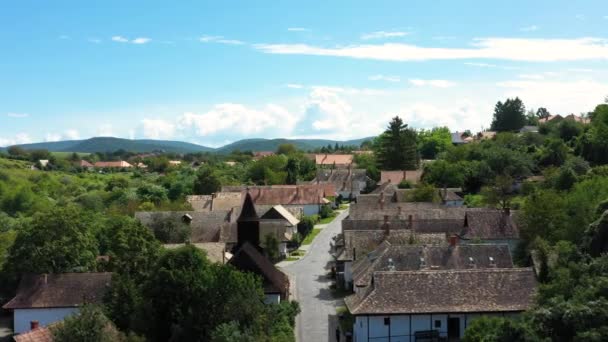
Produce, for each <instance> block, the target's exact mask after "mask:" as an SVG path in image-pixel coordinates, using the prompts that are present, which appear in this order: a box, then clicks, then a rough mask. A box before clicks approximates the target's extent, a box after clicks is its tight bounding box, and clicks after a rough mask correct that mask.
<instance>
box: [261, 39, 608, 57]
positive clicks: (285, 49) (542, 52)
mask: <svg viewBox="0 0 608 342" xmlns="http://www.w3.org/2000/svg"><path fill="white" fill-rule="evenodd" d="M607 42H608V40H606V39H601V38H576V39H524V38H478V39H475V40H473V41H472V42H471V45H472V47H462V48H446V47H426V46H417V45H413V44H401V43H384V44H360V45H348V46H335V47H321V46H315V45H308V44H256V45H254V48H255V49H257V50H259V51H261V52H263V53H270V54H291V55H314V56H333V57H347V58H357V59H371V60H387V61H424V60H450V59H497V60H512V61H533V62H556V61H577V60H606V59H608V43H607Z"/></svg>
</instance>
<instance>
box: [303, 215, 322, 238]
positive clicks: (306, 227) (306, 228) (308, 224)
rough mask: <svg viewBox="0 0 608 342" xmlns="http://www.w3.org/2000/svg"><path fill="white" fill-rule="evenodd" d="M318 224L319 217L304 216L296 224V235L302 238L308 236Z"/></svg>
mask: <svg viewBox="0 0 608 342" xmlns="http://www.w3.org/2000/svg"><path fill="white" fill-rule="evenodd" d="M317 222H319V215H310V216H304V217H302V219H301V220H300V223H298V233H300V235H302V236H306V235H308V234H309V233H310V232H312V229H313V228H314V227H315V224H316V223H317Z"/></svg>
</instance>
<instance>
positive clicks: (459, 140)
mask: <svg viewBox="0 0 608 342" xmlns="http://www.w3.org/2000/svg"><path fill="white" fill-rule="evenodd" d="M450 135H451V137H452V144H453V145H463V144H468V143H469V142H471V141H473V138H471V137H468V136H467V137H465V136H464V133H463V132H454V133H450Z"/></svg>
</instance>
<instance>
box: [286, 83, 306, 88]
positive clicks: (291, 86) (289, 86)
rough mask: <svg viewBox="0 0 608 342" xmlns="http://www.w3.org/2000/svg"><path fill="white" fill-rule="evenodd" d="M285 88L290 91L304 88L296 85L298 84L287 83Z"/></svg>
mask: <svg viewBox="0 0 608 342" xmlns="http://www.w3.org/2000/svg"><path fill="white" fill-rule="evenodd" d="M285 86H286V87H287V88H291V89H302V88H304V86H303V85H301V84H298V83H288V84H286V85H285Z"/></svg>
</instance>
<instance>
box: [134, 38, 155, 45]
mask: <svg viewBox="0 0 608 342" xmlns="http://www.w3.org/2000/svg"><path fill="white" fill-rule="evenodd" d="M151 40H152V39H150V38H146V37H139V38H135V39H133V40H132V41H131V43H133V44H146V43H149V42H150V41H151Z"/></svg>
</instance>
